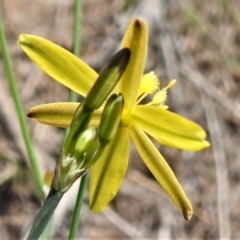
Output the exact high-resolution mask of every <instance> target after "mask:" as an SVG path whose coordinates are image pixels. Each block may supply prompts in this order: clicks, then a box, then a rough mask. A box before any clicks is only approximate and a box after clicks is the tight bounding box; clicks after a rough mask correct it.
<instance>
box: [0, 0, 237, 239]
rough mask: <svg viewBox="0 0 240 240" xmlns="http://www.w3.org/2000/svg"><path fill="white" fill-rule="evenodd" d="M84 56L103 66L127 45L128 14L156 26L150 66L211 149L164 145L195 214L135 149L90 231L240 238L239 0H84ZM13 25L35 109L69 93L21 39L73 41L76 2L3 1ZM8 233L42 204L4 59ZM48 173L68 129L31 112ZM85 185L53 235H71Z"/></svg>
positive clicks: (3, 225) (1, 224)
mask: <svg viewBox="0 0 240 240" xmlns="http://www.w3.org/2000/svg"><path fill="white" fill-rule="evenodd" d="M83 2H84V3H83V24H82V47H81V56H82V59H83V60H85V61H86V62H87V63H88V64H90V65H91V66H92V67H94V68H95V69H97V70H99V69H100V68H101V67H102V62H104V61H105V60H106V59H107V58H109V56H111V55H112V54H113V53H114V52H115V51H116V50H117V49H118V47H119V43H120V41H121V37H122V35H123V32H124V29H125V28H126V26H127V23H128V21H129V20H130V19H131V18H132V17H134V16H141V17H143V18H144V19H145V20H146V21H147V22H148V25H149V51H148V62H147V69H146V71H148V70H154V71H155V72H156V73H157V75H158V76H159V78H160V79H161V81H162V83H163V84H164V85H165V84H166V83H167V82H168V81H169V80H170V79H172V78H176V79H177V80H178V84H177V85H176V87H174V88H173V89H171V91H170V96H169V100H168V105H169V106H170V109H171V110H173V111H176V112H178V113H181V114H182V115H184V116H186V117H188V118H190V119H193V120H195V121H196V122H198V123H199V124H201V125H202V126H203V127H204V128H205V129H206V130H207V133H208V139H209V140H210V141H211V144H212V146H211V148H209V149H206V150H203V151H201V152H198V153H190V152H185V151H179V150H175V149H170V148H167V147H162V146H159V149H160V150H161V152H162V154H163V155H164V157H165V158H166V159H167V161H168V162H169V164H170V166H171V167H172V168H173V170H174V172H175V173H176V175H177V177H178V179H179V180H180V182H181V183H182V185H183V187H184V189H185V191H186V193H187V195H188V196H189V198H190V200H191V202H192V204H193V207H194V210H195V212H194V216H193V218H192V219H191V221H189V222H186V221H185V220H184V219H183V218H182V216H181V215H180V213H179V212H178V211H177V210H176V208H175V206H174V205H173V203H172V202H171V201H170V200H169V198H168V197H167V196H166V194H165V193H164V192H163V191H162V189H161V187H159V185H158V184H157V183H156V181H155V180H154V178H153V177H152V175H151V174H150V173H149V171H148V170H147V169H146V167H145V166H144V164H143V163H142V162H141V160H140V158H139V157H138V155H137V154H136V153H135V151H134V150H133V151H132V157H131V161H130V168H129V170H128V172H127V176H126V179H125V180H124V182H123V185H122V187H121V189H120V191H119V193H118V195H117V197H116V198H115V199H114V201H113V202H112V203H111V204H110V207H109V208H108V209H107V210H106V211H105V212H103V213H100V214H92V213H90V212H89V210H88V205H87V204H88V203H87V196H86V201H85V204H84V207H83V212H82V224H81V227H80V229H79V236H81V239H96V238H99V239H101V238H102V239H126V238H132V239H140V238H152V239H172V238H177V239H218V238H224V239H227V238H230V237H232V238H235V239H237V238H240V229H239V221H240V217H239V216H240V208H239V207H238V205H239V199H240V187H239V186H240V184H239V182H240V177H239V176H240V154H239V139H240V137H239V136H240V135H239V134H240V104H239V100H240V28H239V26H240V24H239V22H240V18H239V11H238V10H239V1H238V0H232V1H227V0H222V1H212V2H211V1H206V0H202V1H199V0H194V1H190V0H184V1H163V0H150V1H144V0H139V1H136V3H135V4H134V5H132V6H131V7H130V8H129V9H128V10H127V11H124V10H123V1H120V0H117V1H109V0H99V1H93V0H89V1H83ZM2 8H3V18H4V25H5V32H6V34H7V40H8V44H9V48H10V53H11V56H12V59H13V64H14V69H15V73H16V79H17V84H18V89H19V93H20V94H21V99H22V102H23V104H24V108H25V112H26V113H27V112H28V110H29V109H30V107H32V106H34V105H37V104H40V103H48V102H57V101H67V98H68V91H67V89H65V88H64V87H63V86H61V85H60V84H58V83H57V82H55V81H52V80H51V79H50V78H49V77H48V76H46V75H45V73H43V72H42V70H40V69H39V68H37V67H36V66H35V65H34V64H33V63H32V62H31V61H30V60H29V59H28V58H27V57H26V56H25V54H24V53H23V52H22V50H21V49H20V48H19V47H18V46H17V45H16V40H17V38H18V35H19V34H20V33H23V32H26V33H31V34H35V35H39V36H42V37H45V38H47V39H50V40H52V41H53V42H56V43H58V44H60V45H62V46H63V47H65V48H67V49H71V36H72V13H73V4H72V1H65V0H61V1H60V0H58V1H57V0H51V1H40V0H35V1H31V0H18V1H15V0H3V1H2ZM0 61H1V62H0V78H1V86H0V123H1V125H0V136H1V137H0V184H1V185H0V206H1V207H0V237H1V239H19V238H20V236H23V234H24V231H25V230H26V229H27V228H28V227H29V225H30V223H31V220H32V218H33V217H34V215H35V214H36V212H37V210H38V209H39V207H40V206H39V204H38V202H37V200H36V196H35V190H34V183H33V182H32V178H31V175H30V170H29V168H27V165H28V159H27V157H26V152H25V148H24V145H23V142H22V138H21V134H20V130H19V125H18V121H17V117H16V113H15V110H14V106H13V103H12V100H11V95H10V92H9V88H8V85H7V80H6V76H5V73H4V68H3V63H2V60H1V59H0ZM28 123H29V127H30V131H31V135H32V137H33V141H34V144H35V146H36V150H37V154H38V159H39V163H40V165H41V169H42V172H45V171H46V170H48V169H53V168H54V165H55V161H56V160H57V159H58V156H59V152H60V146H61V141H62V140H61V139H62V137H63V131H62V130H61V129H55V128H52V127H48V126H43V125H41V124H39V123H36V122H33V121H32V120H28ZM75 195H76V187H75V188H73V189H72V191H71V192H70V193H69V194H68V196H66V197H65V198H64V200H63V202H62V205H61V207H60V208H59V210H58V212H57V214H58V215H57V216H58V217H56V222H55V223H54V226H55V231H54V233H53V234H54V239H66V238H67V236H68V227H69V224H70V219H71V214H72V206H73V204H74V201H73V199H74V196H75Z"/></svg>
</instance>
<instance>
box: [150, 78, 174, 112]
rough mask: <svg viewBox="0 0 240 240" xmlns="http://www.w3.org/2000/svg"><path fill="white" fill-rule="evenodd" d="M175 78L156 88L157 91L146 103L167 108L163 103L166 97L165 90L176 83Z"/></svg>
mask: <svg viewBox="0 0 240 240" xmlns="http://www.w3.org/2000/svg"><path fill="white" fill-rule="evenodd" d="M176 82H177V81H176V80H175V79H173V80H172V81H170V82H169V84H168V85H167V86H166V87H164V88H162V89H159V90H157V92H156V93H155V94H154V96H153V99H152V101H151V102H149V103H148V104H147V105H154V106H160V107H162V108H165V109H167V108H168V106H166V105H165V101H166V99H167V90H168V89H169V88H171V87H173V86H174V85H175V84H176Z"/></svg>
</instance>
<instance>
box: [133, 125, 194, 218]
mask: <svg viewBox="0 0 240 240" xmlns="http://www.w3.org/2000/svg"><path fill="white" fill-rule="evenodd" d="M129 132H130V136H131V138H132V140H133V143H134V145H135V147H136V149H137V151H138V153H139V154H140V156H141V158H142V159H143V161H144V162H145V164H146V165H147V167H148V168H149V170H150V171H151V172H152V174H153V175H154V177H155V178H156V179H157V181H158V182H159V183H160V184H161V186H162V187H163V189H164V190H165V191H166V192H167V193H168V195H169V196H170V198H171V199H172V200H173V202H174V203H175V204H176V206H177V207H178V209H179V210H180V211H181V213H182V214H183V216H184V218H185V219H186V220H189V219H190V218H191V216H192V212H193V210H192V206H191V203H190V202H189V201H188V198H187V197H186V195H185V193H184V191H183V189H182V187H181V185H180V184H179V182H178V180H177V179H176V177H175V175H174V173H173V171H172V170H171V168H170V167H169V165H168V164H167V162H166V161H165V160H164V158H163V157H162V155H161V154H160V153H159V151H158V150H157V149H156V147H155V146H154V145H153V143H152V142H151V141H150V139H149V138H148V137H147V135H146V134H145V133H144V132H143V131H142V130H141V129H140V128H138V127H134V126H129Z"/></svg>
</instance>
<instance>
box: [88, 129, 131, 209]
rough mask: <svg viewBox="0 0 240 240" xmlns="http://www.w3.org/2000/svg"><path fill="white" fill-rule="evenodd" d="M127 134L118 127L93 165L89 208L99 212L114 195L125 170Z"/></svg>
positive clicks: (127, 153)
mask: <svg viewBox="0 0 240 240" xmlns="http://www.w3.org/2000/svg"><path fill="white" fill-rule="evenodd" d="M128 157H129V135H128V132H127V130H126V128H124V127H120V128H119V129H118V132H117V133H116V136H115V137H114V139H113V140H112V141H111V143H110V144H109V145H108V146H107V147H106V148H105V150H104V152H103V154H102V156H101V157H100V159H99V160H98V161H97V162H96V163H95V164H94V165H93V167H92V170H91V176H90V184H89V201H90V210H91V211H93V212H99V211H102V210H104V208H105V207H106V206H107V204H108V203H109V202H110V201H111V200H112V199H113V198H114V196H115V195H116V193H117V191H118V189H119V187H120V185H121V183H122V179H123V178H124V175H125V172H126V170H127V165H128Z"/></svg>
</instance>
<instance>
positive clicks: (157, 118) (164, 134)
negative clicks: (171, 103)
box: [130, 105, 209, 151]
mask: <svg viewBox="0 0 240 240" xmlns="http://www.w3.org/2000/svg"><path fill="white" fill-rule="evenodd" d="M130 119H131V120H134V121H135V122H136V123H137V124H138V125H139V126H140V127H141V128H142V129H143V130H144V131H145V132H147V133H148V134H149V135H151V136H152V137H153V138H155V139H156V140H157V141H158V142H159V143H161V144H163V145H166V146H170V147H175V148H179V149H184V150H190V151H198V150H200V149H203V148H206V147H208V146H209V143H208V142H207V141H206V140H205V138H206V133H205V131H204V130H203V129H202V128H201V127H200V126H199V125H198V124H196V123H195V122H193V121H190V120H188V119H186V118H184V117H182V116H180V115H178V114H176V113H173V112H170V111H168V110H166V109H163V108H161V107H156V106H145V105H137V106H136V107H135V108H134V109H133V111H132V112H131V116H130Z"/></svg>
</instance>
